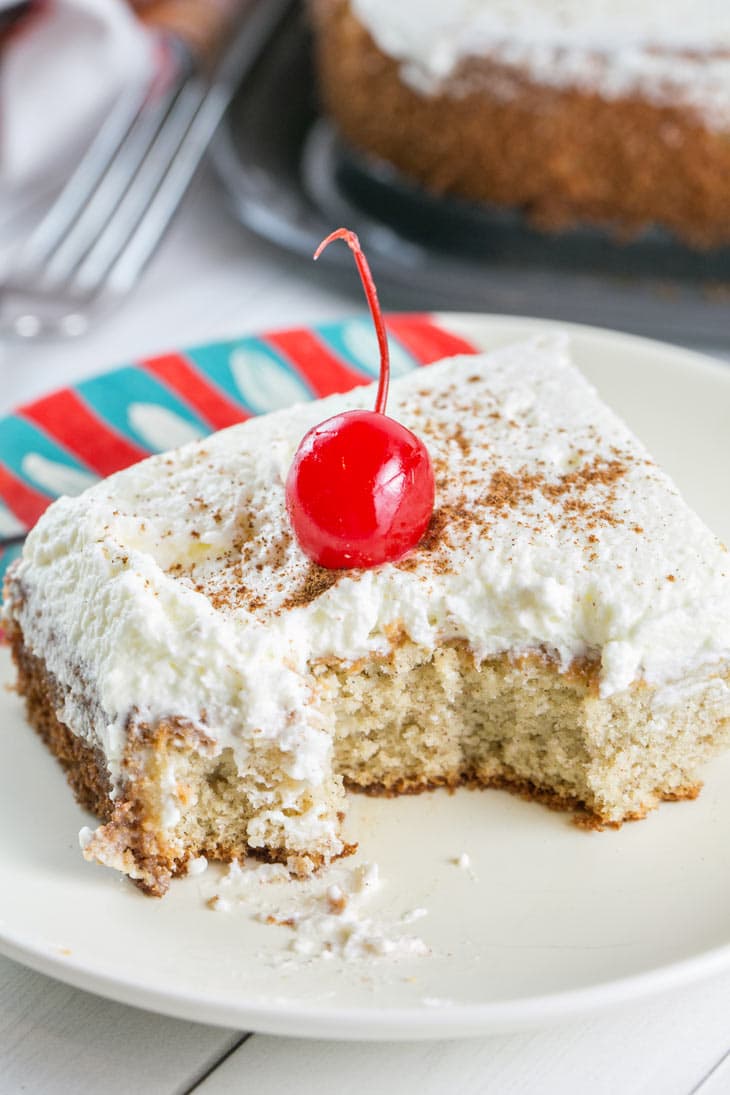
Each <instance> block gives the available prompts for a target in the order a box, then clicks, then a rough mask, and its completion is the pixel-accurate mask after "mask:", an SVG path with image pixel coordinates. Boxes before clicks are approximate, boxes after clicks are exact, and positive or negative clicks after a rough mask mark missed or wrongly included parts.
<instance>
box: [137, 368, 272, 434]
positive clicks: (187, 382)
mask: <svg viewBox="0 0 730 1095" xmlns="http://www.w3.org/2000/svg"><path fill="white" fill-rule="evenodd" d="M139 364H140V365H141V366H142V368H143V369H146V370H147V372H148V373H152V375H153V376H155V377H156V378H157V379H158V380H161V381H162V383H163V384H165V385H166V387H168V388H169V389H170V390H171V391H173V392H174V393H175V395H177V396H178V398H179V399H182V401H183V402H184V403H187V404H188V406H189V407H191V408H192V409H193V410H194V411H196V412H197V413H198V414H199V415H200V416H201V417H202V418H204V419H205V421H206V422H207V423H208V424H209V425H210V426H211V427H212V428H213V429H214V430H223V429H225V427H226V426H234V425H235V424H236V422H243V421H244V420H245V419H247V418H250V417H251V416H250V415H249V414H248V413H247V412H246V411H245V410H244V409H243V408H242V407H240V406H239V405H238V404H237V403H234V402H233V400H232V399H229V398H228V396H226V395H224V393H223V392H221V391H220V390H219V389H218V388H217V387H216V386H215V385H214V384H212V383H211V382H210V381H209V380H207V379H206V377H204V376H203V374H202V373H200V372H199V371H198V370H197V369H196V368H195V366H194V365H191V363H190V362H189V361H187V360H186V359H185V358H184V357H182V356H181V355H180V354H162V355H160V356H159V357H150V358H147V359H146V360H145V361H141V362H140V363H139Z"/></svg>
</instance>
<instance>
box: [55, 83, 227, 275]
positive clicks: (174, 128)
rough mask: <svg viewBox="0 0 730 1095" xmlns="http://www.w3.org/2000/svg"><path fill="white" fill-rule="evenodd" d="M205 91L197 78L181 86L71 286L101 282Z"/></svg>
mask: <svg viewBox="0 0 730 1095" xmlns="http://www.w3.org/2000/svg"><path fill="white" fill-rule="evenodd" d="M207 93H208V88H207V85H206V84H204V83H202V82H201V81H198V80H195V81H193V82H192V83H188V84H187V85H186V86H185V87H184V88H183V90H182V91H181V93H180V96H179V97H178V99H177V101H176V102H175V104H174V105H173V107H172V109H171V110H170V112H169V114H168V116H167V118H166V119H165V124H164V126H163V127H161V128H160V130H159V132H158V133H157V135H156V137H155V140H154V141H153V143H152V144H151V145H150V147H149V149H148V151H147V155H146V156H145V159H144V161H143V162H142V163H141V164H140V167H139V170H138V172H137V173H136V175H135V177H134V179H133V180H132V181H131V183H130V185H129V187H128V189H127V192H126V193H125V195H124V197H123V198H122V200H121V202H120V203H119V205H118V206H117V209H116V210H115V213H114V217H113V218H112V219H110V220H109V221H108V223H107V224H106V225H105V227H104V228H103V229H102V231H101V232H99V233H98V236H97V239H96V240H95V242H94V244H93V246H92V247H91V249H90V250H89V252H88V254H87V255H86V256H85V258H84V260H83V262H82V263H81V266H80V267H79V269H78V270H77V271H76V273H75V275H74V277H73V279H72V281H73V287H74V289H76V288H78V289H80V290H81V291H82V292H89V291H91V290H93V289H94V288H95V287H96V286H98V285H100V284H101V283H102V281H103V280H104V277H105V275H106V274H107V272H108V271H109V269H110V267H111V266H112V264H113V262H114V260H115V259H116V258H117V257H118V256H119V254H120V252H121V251H122V249H123V248H124V247H125V245H126V243H127V241H128V240H129V238H130V236H131V235H132V233H133V232H134V231H135V229H136V227H137V225H138V224H139V222H140V219H141V218H142V217H143V216H144V214H145V211H146V210H147V209H148V208H149V205H150V203H151V201H152V200H153V198H154V195H155V193H156V191H157V189H158V188H159V186H160V183H161V181H162V179H163V178H164V176H165V174H166V173H167V171H168V169H169V165H170V163H171V162H172V160H173V159H174V157H175V156H176V155H177V152H178V150H179V148H180V146H181V144H182V143H183V142H184V140H185V136H186V134H187V132H188V130H189V128H190V125H191V123H192V121H193V119H194V118H195V116H196V114H197V113H198V110H199V109H200V105H201V103H202V102H203V101H204V99H205V97H206V94H207Z"/></svg>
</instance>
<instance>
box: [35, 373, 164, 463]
mask: <svg viewBox="0 0 730 1095" xmlns="http://www.w3.org/2000/svg"><path fill="white" fill-rule="evenodd" d="M19 414H20V415H22V417H23V418H27V419H28V420H29V421H30V422H33V423H34V425H36V426H40V428H41V429H42V430H43V431H44V432H45V433H46V434H48V436H49V437H52V438H53V440H54V441H58V442H59V444H61V445H64V446H65V447H66V448H67V449H68V451H69V452H71V453H73V455H74V456H77V457H78V458H79V460H82V461H83V463H84V464H86V465H87V467H89V468H91V469H92V470H93V471H95V472H97V474H99V475H111V474H112V472H115V471H119V470H120V468H126V467H127V466H128V465H129V464H136V463H137V461H138V460H143V459H144V458H145V456H149V453H148V452H146V451H145V450H144V449H142V448H140V447H139V446H138V445H135V444H134V443H133V442H132V441H128V440H127V439H126V438H125V437H123V436H122V435H121V434H120V433H117V431H116V430H115V429H114V428H113V427H112V426H110V425H109V423H108V422H105V421H104V419H103V418H100V417H99V416H98V415H96V414H94V412H93V411H92V410H91V408H90V407H88V406H87V405H86V404H85V403H84V402H83V400H82V399H81V397H80V396H79V395H77V394H76V392H73V391H71V389H70V388H62V389H61V391H60V392H54V393H53V395H48V396H45V397H44V398H43V399H37V400H36V401H35V403H27V404H26V405H25V406H24V407H21V409H20V411H19Z"/></svg>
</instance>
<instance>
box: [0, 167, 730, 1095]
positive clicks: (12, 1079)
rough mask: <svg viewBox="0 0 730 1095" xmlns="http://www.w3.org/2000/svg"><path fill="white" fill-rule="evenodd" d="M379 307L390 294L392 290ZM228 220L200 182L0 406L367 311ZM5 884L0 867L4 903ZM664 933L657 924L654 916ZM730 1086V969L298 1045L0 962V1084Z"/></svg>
mask: <svg viewBox="0 0 730 1095" xmlns="http://www.w3.org/2000/svg"><path fill="white" fill-rule="evenodd" d="M385 303H386V305H387V301H386V302H385ZM361 307H362V305H361V304H360V303H359V302H357V301H353V300H352V299H351V298H348V297H344V296H339V295H337V293H336V292H334V291H332V290H329V289H325V288H324V287H323V286H322V284H321V283H318V282H316V281H314V282H313V281H312V280H311V279H307V278H303V277H302V271H301V268H300V267H299V266H297V265H293V264H292V263H291V261H290V260H288V259H287V258H286V256H282V255H279V254H277V253H276V252H274V251H273V250H272V249H270V248H268V247H265V246H264V245H262V244H260V243H258V242H257V241H256V240H254V239H252V238H250V237H247V236H246V235H244V234H243V233H242V232H239V231H237V230H236V227H235V225H232V224H231V222H230V220H229V219H228V217H227V215H226V213H225V212H224V211H223V209H222V208H221V200H220V196H219V194H218V193H217V190H216V187H215V185H214V183H213V181H212V180H211V179H209V178H206V177H204V178H202V179H201V181H200V183H199V184H198V186H197V187H196V190H195V193H194V194H192V195H191V196H190V198H189V199H188V201H187V203H186V205H185V207H184V209H183V210H182V211H181V214H180V217H179V218H178V220H177V222H176V224H175V226H174V228H173V231H172V233H171V236H170V237H169V238H168V240H167V241H166V243H165V246H164V247H163V249H162V251H161V253H160V255H159V256H158V257H157V259H156V260H155V263H154V265H153V267H152V268H151V269H150V271H149V272H148V275H147V277H146V279H145V281H144V284H143V286H142V288H141V289H140V291H139V292H138V293H137V295H136V296H135V297H134V298H133V299H132V300H131V301H129V302H128V303H127V304H126V305H125V307H124V308H123V309H122V310H120V311H119V312H118V313H116V314H114V315H112V316H109V317H108V318H107V319H105V320H104V322H103V323H100V325H99V326H98V328H97V329H96V330H95V331H94V332H93V333H92V334H91V335H89V336H88V337H87V338H85V339H84V340H83V341H80V342H73V343H66V344H63V345H58V344H56V345H45V346H33V347H32V348H17V347H10V346H3V347H0V381H1V383H0V413H2V412H3V411H5V410H7V409H9V408H10V407H11V406H13V405H14V404H16V403H18V402H20V401H23V400H27V399H30V398H31V397H33V396H36V395H39V394H41V393H42V392H45V391H48V390H49V389H51V388H54V387H57V386H58V385H60V384H63V383H66V382H68V381H71V380H78V379H80V378H81V377H83V376H88V375H91V374H92V373H95V372H99V371H102V370H104V369H106V368H108V367H110V366H112V365H115V364H118V363H123V362H124V361H126V360H131V359H134V358H135V357H137V356H139V355H142V354H150V353H153V352H155V351H158V350H160V351H161V350H164V349H171V348H179V347H182V346H185V345H187V344H193V343H196V342H204V341H207V340H209V339H212V338H216V337H226V336H230V335H236V334H241V333H244V332H247V331H256V330H260V329H265V328H267V327H278V326H286V325H291V324H296V323H311V322H316V321H320V320H325V319H329V318H334V317H340V316H342V315H343V314H346V313H347V312H352V311H356V310H359V309H360V308H361ZM1 900H2V879H0V902H1ZM658 927H659V928H660V926H658ZM293 1090H296V1091H297V1093H298V1095H309V1093H312V1095H314V1093H317V1095H322V1093H328V1092H334V1091H337V1092H338V1095H366V1093H367V1095H370V1093H372V1092H374V1091H382V1092H390V1091H395V1090H397V1091H399V1092H402V1093H403V1095H411V1093H416V1092H417V1093H418V1095H432V1093H433V1095H435V1093H442V1092H443V1093H446V1092H458V1093H464V1095H472V1093H476V1092H490V1093H491V1092H495V1093H499V1095H501V1093H515V1095H516V1093H528V1092H529V1093H532V1092H535V1093H537V1092H539V1093H540V1095H551V1093H553V1092H556V1093H557V1092H560V1093H561V1095H573V1093H575V1095H584V1093H595V1095H603V1093H605V1095H617V1093H621V1095H634V1093H635V1095H639V1093H641V1095H646V1093H651V1095H653V1093H655V1092H656V1093H657V1095H674V1093H676V1095H689V1093H691V1092H697V1091H701V1092H702V1095H720V1093H728V1092H730V975H728V976H723V977H722V978H718V979H715V980H714V981H708V982H705V983H703V984H700V985H696V986H693V987H691V988H689V989H686V990H683V991H682V992H681V993H676V994H674V995H673V996H670V997H666V996H665V997H658V998H656V999H654V1000H651V1001H649V1002H644V1003H639V1004H637V1005H634V1006H633V1007H632V1008H631V1009H628V1010H624V1011H623V1012H620V1013H614V1012H611V1013H607V1014H606V1015H603V1016H598V1017H596V1016H594V1017H590V1018H586V1019H585V1020H584V1021H583V1022H581V1023H577V1024H576V1023H573V1024H571V1025H570V1026H563V1027H556V1028H553V1029H549V1030H542V1031H539V1032H535V1033H528V1034H519V1035H512V1036H502V1037H490V1038H484V1039H475V1040H471V1041H468V1042H466V1041H459V1042H451V1043H449V1042H434V1043H421V1044H415V1043H413V1044H393V1045H390V1044H383V1043H380V1044H358V1043H336V1042H302V1041H295V1040H287V1039H277V1038H270V1037H264V1036H261V1035H256V1034H253V1035H251V1034H248V1033H245V1032H240V1031H231V1030H220V1029H216V1028H214V1027H209V1026H204V1025H195V1024H193V1023H186V1022H182V1021H179V1020H174V1019H167V1018H163V1017H161V1016H157V1015H153V1014H151V1013H148V1012H143V1011H138V1010H136V1009H134V1008H130V1007H124V1006H122V1005H120V1004H115V1003H111V1002H109V1001H106V1000H102V999H99V998H97V997H94V996H91V995H89V994H87V993H84V992H80V991H77V990H76V989H72V988H68V987H66V986H65V985H63V984H60V983H58V982H55V981H52V980H50V979H49V978H47V977H43V976H41V975H40V974H37V973H33V972H31V971H29V970H26V969H24V968H22V967H21V966H19V965H17V964H15V963H14V962H10V961H8V960H7V959H4V958H1V957H0V1095H10V1093H13V1095H14V1093H16V1092H24V1093H26V1095H56V1093H59V1092H64V1093H65V1092H70V1093H73V1095H87V1093H88V1095H112V1093H117V1092H119V1093H122V1092H124V1093H127V1092H134V1093H135V1095H147V1093H151V1095H168V1093H169V1095H172V1093H182V1092H190V1091H198V1092H204V1093H205V1095H224V1093H232V1092H239V1091H246V1092H251V1093H254V1092H255V1093H256V1095H274V1093H277V1095H278V1093H279V1092H288V1091H293Z"/></svg>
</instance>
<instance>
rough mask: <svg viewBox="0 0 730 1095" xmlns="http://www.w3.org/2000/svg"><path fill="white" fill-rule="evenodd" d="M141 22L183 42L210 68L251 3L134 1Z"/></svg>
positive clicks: (234, 0) (236, 0)
mask: <svg viewBox="0 0 730 1095" xmlns="http://www.w3.org/2000/svg"><path fill="white" fill-rule="evenodd" d="M135 6H136V7H137V8H138V14H139V16H140V18H141V19H142V21H143V22H144V23H146V24H147V25H148V26H150V27H154V28H156V29H158V30H163V31H166V32H167V33H168V34H171V35H173V36H174V37H175V38H177V39H179V40H180V41H182V42H183V43H184V44H185V45H186V46H187V48H188V49H189V50H190V51H191V53H192V54H193V56H194V58H195V60H196V61H197V62H198V63H202V64H203V65H209V64H212V63H213V62H214V61H215V60H216V59H217V57H218V54H219V53H220V51H221V48H222V46H223V45H224V44H225V43H227V42H228V40H229V37H230V34H231V32H232V30H233V28H234V26H235V24H236V23H237V22H238V20H239V19H240V18H241V16H242V15H243V12H244V11H245V10H246V8H248V7H250V6H251V0H143V2H142V3H140V2H139V0H137V3H136V5H135Z"/></svg>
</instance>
